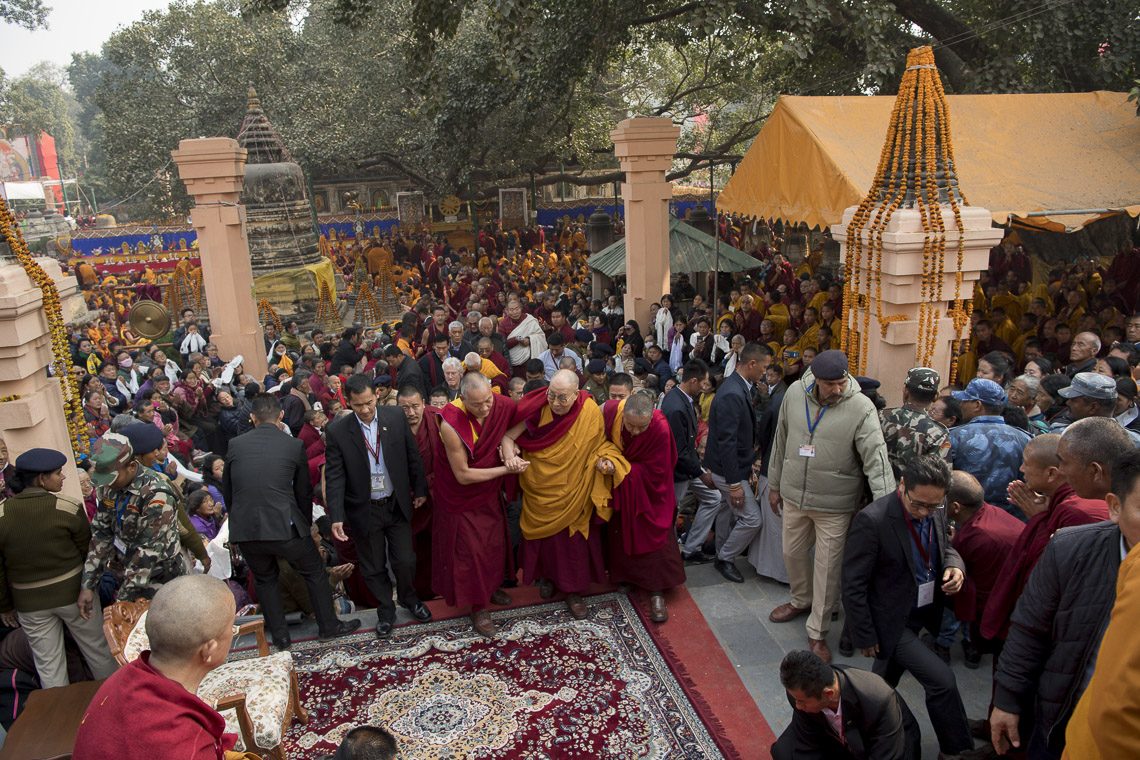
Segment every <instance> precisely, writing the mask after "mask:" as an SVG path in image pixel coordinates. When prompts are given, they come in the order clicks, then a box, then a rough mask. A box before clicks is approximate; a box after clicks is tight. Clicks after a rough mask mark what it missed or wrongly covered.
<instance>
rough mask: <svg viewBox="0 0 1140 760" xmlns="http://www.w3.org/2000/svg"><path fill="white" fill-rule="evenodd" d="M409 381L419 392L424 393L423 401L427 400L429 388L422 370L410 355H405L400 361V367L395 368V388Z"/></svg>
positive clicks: (397, 388)
mask: <svg viewBox="0 0 1140 760" xmlns="http://www.w3.org/2000/svg"><path fill="white" fill-rule="evenodd" d="M409 383H410V384H411V385H414V386H416V387H417V388H419V389H420V393H422V394H423V395H424V401H427V397H428V390H429V389H428V387H427V383H426V382H425V381H424V372H423V370H422V369H420V365H419V362H417V361H416V360H415V359H413V358H412V357H410V356H405V357H404V360H403V361H402V362H400V368H399V369H398V370H396V390H397V391H398V390H399V389H400V388H401V387H403V386H404V385H405V384H409Z"/></svg>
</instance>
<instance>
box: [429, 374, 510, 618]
mask: <svg viewBox="0 0 1140 760" xmlns="http://www.w3.org/2000/svg"><path fill="white" fill-rule="evenodd" d="M514 413H515V404H514V402H513V401H511V400H510V399H509V398H507V397H506V396H503V395H501V394H498V393H492V392H491V382H490V381H489V380H488V379H487V378H486V377H484V376H483V375H481V374H479V373H478V372H469V373H468V374H466V375H464V377H463V380H462V381H461V382H460V384H459V398H457V399H456V400H455V401H454V402H453V403H451V404H447V405H445V406H444V407H443V408H442V409H441V410H440V417H441V420H440V423H439V437H438V438H437V439H436V445H435V459H436V462H437V467H436V470H435V483H434V489H435V491H434V493H433V496H434V499H435V501H434V507H433V508H434V514H433V517H432V582H433V584H434V588H435V591H436V592H437V593H438V594H439V595H440V596H442V597H443V598H444V600H445V601H446V602H447V603H448V604H449V605H451V606H453V607H470V608H471V625H472V627H474V628H475V631H476V632H478V633H479V634H480V635H482V636H486V637H487V638H491V637H493V636H494V635H495V632H496V628H495V624H494V622H493V621H492V620H491V616H490V614H488V612H487V609H486V608H487V605H488V604H499V605H506V604H510V603H511V597H510V596H509V595H508V594H507V592H505V591H503V590H502V589H501V588H499V585H500V584H501V583H502V582H503V578H504V577H506V574H507V570H508V565H507V562H508V548H509V546H510V541H509V538H508V536H507V522H506V513H505V511H504V505H505V503H506V501H505V499H504V494H503V488H504V486H506V485H511V484H507V483H505V482H504V481H505V480H506V479H507V478H508V477H512V478H513V476H514V475H515V474H517V473H520V472H526V470H527V469H528V467H529V464H528V463H527V462H526V461H525V460H523V459H520V458H519V457H518V456H511V457H507V458H506V464H504V463H503V459H501V458H500V455H499V444H500V442H501V441H502V439H503V434H504V433H506V432H507V430H508V428H509V427H510V425H511V422H512V421H513V417H514Z"/></svg>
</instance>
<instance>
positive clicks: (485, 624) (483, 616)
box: [471, 610, 499, 639]
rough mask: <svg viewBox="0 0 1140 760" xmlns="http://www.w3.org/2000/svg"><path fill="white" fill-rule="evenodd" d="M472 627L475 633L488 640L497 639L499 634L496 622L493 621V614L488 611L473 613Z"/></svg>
mask: <svg viewBox="0 0 1140 760" xmlns="http://www.w3.org/2000/svg"><path fill="white" fill-rule="evenodd" d="M471 627H472V628H474V629H475V633H477V634H479V635H480V636H483V637H484V638H488V639H493V638H495V634H496V633H498V632H499V629H498V627H497V626H496V625H495V621H493V620H491V614H490V613H489V612H487V610H479V611H478V612H472V613H471Z"/></svg>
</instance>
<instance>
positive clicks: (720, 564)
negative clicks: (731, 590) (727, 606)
mask: <svg viewBox="0 0 1140 760" xmlns="http://www.w3.org/2000/svg"><path fill="white" fill-rule="evenodd" d="M713 567H715V568H716V571H717V572H718V573H720V574H721V575H723V576H724V577H725V580H730V581H732V582H733V583H744V576H743V575H741V574H740V571H739V570H737V569H736V565H735V564H734V563H732V562H729V561H727V560H723V559H718V560H717V561H716V562H714V563H713Z"/></svg>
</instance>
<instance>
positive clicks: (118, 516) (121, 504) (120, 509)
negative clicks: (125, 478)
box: [115, 493, 131, 529]
mask: <svg viewBox="0 0 1140 760" xmlns="http://www.w3.org/2000/svg"><path fill="white" fill-rule="evenodd" d="M130 500H131V495H130V494H127V493H124V494H122V495H121V496H117V497H115V523H116V525H118V526H119V528H120V529H122V527H123V516H124V515H125V514H126V513H127V502H129V501H130Z"/></svg>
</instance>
